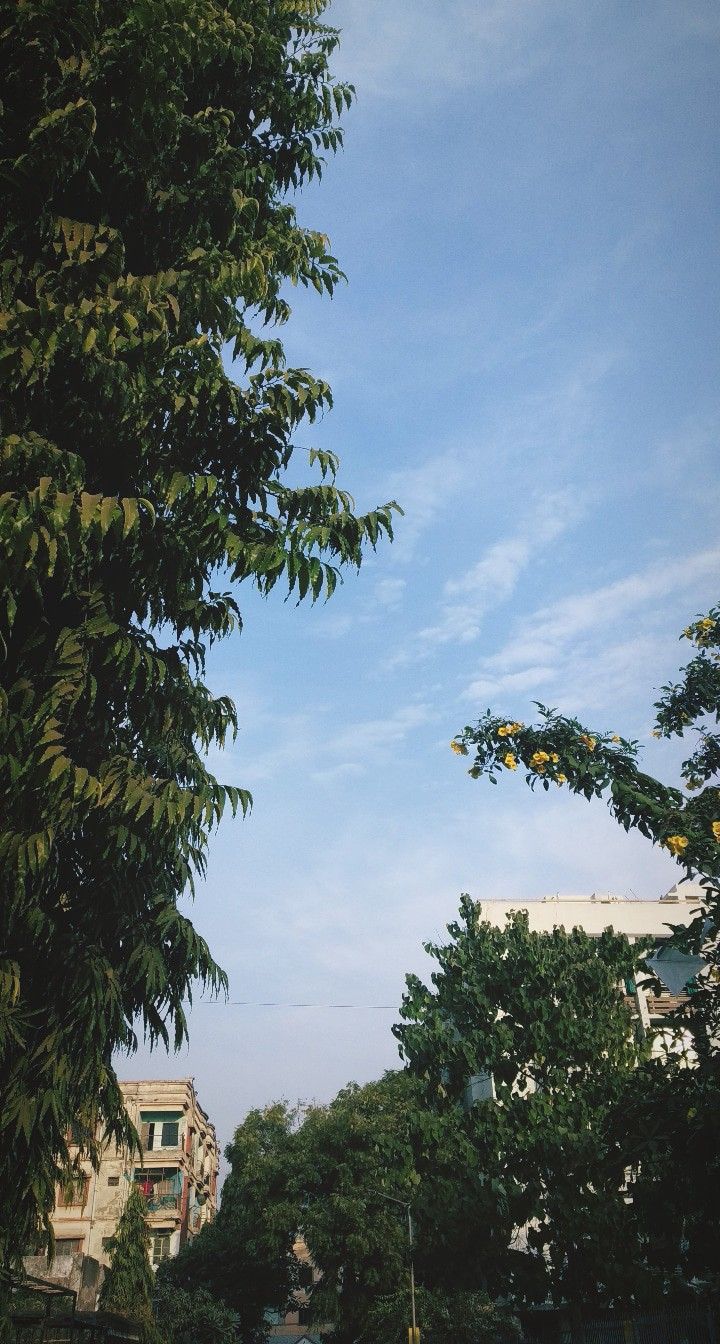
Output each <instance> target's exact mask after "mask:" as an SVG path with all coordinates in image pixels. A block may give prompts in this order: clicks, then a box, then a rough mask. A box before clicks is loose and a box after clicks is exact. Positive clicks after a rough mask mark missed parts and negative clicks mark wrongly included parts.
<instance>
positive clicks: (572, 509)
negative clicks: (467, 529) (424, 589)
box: [418, 491, 583, 644]
mask: <svg viewBox="0 0 720 1344" xmlns="http://www.w3.org/2000/svg"><path fill="white" fill-rule="evenodd" d="M582 513H583V504H582V502H581V500H580V499H579V498H578V497H577V496H574V495H572V494H571V493H570V492H569V491H560V492H558V493H555V494H551V495H546V496H544V497H543V498H541V499H540V500H539V501H538V503H537V504H536V505H535V507H534V509H533V510H532V511H531V513H530V514H529V515H527V516H526V518H525V520H524V521H523V523H522V524H521V525H520V527H519V528H518V530H517V531H516V532H515V533H514V535H512V536H510V537H506V538H504V539H503V540H501V541H497V542H495V543H494V545H492V546H491V547H490V548H489V549H488V550H487V551H486V552H485V554H484V555H483V556H482V557H481V559H480V560H478V561H477V562H476V563H475V564H474V565H472V566H471V568H470V569H469V570H468V571H467V572H466V573H465V574H463V575H461V577H460V578H456V579H450V580H449V581H448V582H447V583H446V584H445V601H444V602H443V604H442V607H441V612H440V619H439V620H438V621H437V623H436V624H435V625H432V626H426V628H425V629H424V630H421V631H420V633H419V636H418V638H419V640H420V641H421V642H424V643H429V644H445V643H448V642H451V641H453V642H460V643H467V642H469V641H470V640H473V639H475V638H476V637H477V635H478V634H479V632H480V626H481V623H482V619H483V617H484V616H485V615H486V613H487V612H488V611H491V610H492V609H493V608H494V607H498V606H500V605H501V604H502V603H503V602H506V601H507V600H508V598H510V597H511V596H512V594H513V593H514V592H515V589H516V587H517V584H518V581H519V579H520V577H521V575H522V573H523V571H524V570H525V569H526V568H527V566H528V565H529V564H530V562H531V560H532V559H533V558H534V557H536V556H537V555H538V554H539V553H540V552H541V551H542V550H543V549H545V548H546V547H547V546H549V545H551V543H552V542H554V541H556V540H557V539H558V537H560V536H562V534H563V533H564V532H566V531H567V530H568V529H569V528H570V527H572V526H574V525H575V523H577V522H578V521H579V519H580V517H581V516H582Z"/></svg>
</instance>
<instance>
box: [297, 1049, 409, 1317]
mask: <svg viewBox="0 0 720 1344" xmlns="http://www.w3.org/2000/svg"><path fill="white" fill-rule="evenodd" d="M419 1097H420V1089H419V1087H418V1086H417V1084H416V1082H415V1080H414V1079H413V1078H411V1077H410V1075H409V1074H408V1073H406V1072H404V1073H401V1072H395V1073H388V1074H385V1076H384V1077H383V1078H381V1079H379V1080H378V1081H377V1082H371V1083H367V1084H365V1086H364V1087H358V1086H357V1084H355V1083H351V1084H349V1085H348V1086H347V1087H345V1088H343V1089H342V1090H341V1091H340V1092H339V1093H338V1095H337V1096H336V1097H335V1098H334V1100H333V1101H332V1102H330V1104H329V1105H328V1106H313V1107H310V1108H309V1109H308V1110H307V1112H306V1113H305V1116H304V1119H303V1124H302V1126H301V1128H300V1130H299V1131H298V1134H297V1136H296V1143H295V1149H296V1154H297V1156H296V1162H295V1168H294V1180H293V1186H294V1189H295V1192H296V1200H297V1203H298V1205H299V1208H300V1217H301V1222H300V1227H301V1230H302V1235H303V1239H304V1241H305V1243H306V1245H307V1247H308V1250H309V1252H310V1255H311V1257H312V1260H313V1263H314V1264H315V1266H316V1267H317V1269H318V1270H319V1272H320V1275H321V1277H320V1280H319V1282H318V1283H317V1284H316V1286H315V1287H314V1289H313V1293H312V1299H311V1303H310V1311H311V1317H312V1319H313V1321H314V1322H315V1323H316V1324H322V1323H323V1322H327V1321H330V1322H332V1323H333V1325H334V1331H335V1336H336V1338H337V1339H338V1340H340V1341H352V1340H356V1339H358V1338H360V1337H361V1336H362V1335H363V1334H364V1333H365V1332H366V1331H367V1329H368V1328H369V1327H368V1319H369V1318H368V1313H369V1311H370V1309H371V1308H372V1306H373V1303H374V1302H375V1300H376V1298H377V1297H378V1296H379V1295H387V1294H392V1293H394V1292H395V1291H396V1290H397V1289H400V1290H401V1295H404V1299H405V1317H404V1324H405V1325H407V1324H409V1321H410V1301H409V1289H408V1271H409V1258H408V1250H409V1248H408V1228H407V1222H406V1217H405V1210H404V1209H403V1207H402V1205H400V1204H397V1203H395V1202H394V1201H395V1200H410V1199H415V1200H416V1199H417V1197H418V1194H419V1184H420V1175H419V1171H418V1166H417V1163H418V1156H419V1141H420V1124H419V1122H420V1116H419V1111H418V1106H419ZM418 1217H419V1207H418V1208H416V1219H417V1218H418ZM416 1239H417V1243H418V1247H419V1246H420V1245H421V1244H422V1245H426V1244H427V1242H426V1238H425V1237H424V1235H423V1234H422V1233H421V1232H420V1230H419V1229H416ZM418 1273H419V1274H420V1277H422V1266H421V1262H420V1258H418Z"/></svg>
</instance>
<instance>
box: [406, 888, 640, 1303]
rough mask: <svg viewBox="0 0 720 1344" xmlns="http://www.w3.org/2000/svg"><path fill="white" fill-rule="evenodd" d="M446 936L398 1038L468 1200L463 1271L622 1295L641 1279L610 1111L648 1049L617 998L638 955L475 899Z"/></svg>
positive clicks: (580, 1293)
mask: <svg viewBox="0 0 720 1344" xmlns="http://www.w3.org/2000/svg"><path fill="white" fill-rule="evenodd" d="M448 932H449V935H450V939H449V941H448V942H447V943H446V944H445V945H436V944H432V943H428V944H426V951H427V952H428V953H429V955H430V956H431V957H432V958H433V959H434V961H435V962H436V969H435V970H434V971H433V974H432V988H428V987H427V986H426V985H424V984H423V983H422V982H421V981H420V980H419V979H418V978H417V977H416V976H409V977H408V978H407V992H406V994H405V997H404V999H403V1005H402V1008H401V1016H402V1018H403V1022H402V1023H401V1024H400V1025H398V1026H397V1027H395V1028H394V1031H395V1034H396V1035H397V1037H398V1039H399V1041H400V1046H401V1053H402V1054H403V1056H404V1058H405V1059H406V1060H407V1061H408V1064H409V1066H410V1068H411V1070H412V1072H413V1073H414V1074H415V1075H416V1076H417V1077H418V1078H419V1079H420V1080H422V1081H423V1083H424V1085H425V1089H426V1097H427V1103H428V1106H429V1108H430V1109H431V1111H432V1112H434V1113H435V1115H436V1117H437V1119H436V1121H435V1124H434V1127H433V1130H432V1131H431V1135H432V1138H433V1143H434V1147H435V1150H436V1151H437V1152H438V1153H439V1154H442V1153H443V1152H445V1154H446V1156H445V1159H444V1172H443V1173H442V1174H443V1175H444V1182H445V1188H446V1189H447V1191H448V1192H450V1191H451V1190H452V1189H453V1188H454V1189H455V1191H456V1192H457V1194H456V1198H458V1196H460V1195H461V1196H462V1198H463V1201H464V1209H463V1212H462V1216H460V1217H458V1218H456V1220H455V1227H454V1238H453V1239H452V1240H451V1242H450V1248H449V1249H450V1251H451V1254H452V1259H453V1260H454V1262H455V1264H456V1267H457V1271H456V1272H457V1273H458V1274H459V1273H460V1272H461V1270H462V1267H463V1265H465V1285H464V1286H466V1287H470V1283H469V1282H468V1278H469V1275H470V1274H471V1273H472V1272H473V1267H474V1273H475V1275H476V1285H479V1284H481V1283H483V1281H484V1285H485V1286H486V1287H487V1288H488V1290H489V1291H490V1293H491V1295H492V1296H498V1295H499V1296H506V1297H509V1298H510V1299H511V1300H514V1301H515V1302H516V1303H518V1304H522V1303H523V1302H533V1301H535V1302H542V1301H544V1300H545V1299H546V1298H547V1297H548V1296H550V1297H552V1298H553V1300H555V1301H568V1302H570V1303H576V1304H578V1303H581V1302H584V1303H588V1302H591V1301H606V1302H608V1301H609V1302H612V1301H619V1300H624V1301H627V1300H630V1299H632V1298H633V1297H634V1296H636V1295H637V1294H639V1293H641V1292H642V1290H643V1284H644V1282H645V1278H646V1275H645V1266H644V1263H643V1258H642V1254H641V1249H640V1243H639V1240H638V1236H637V1230H636V1228H635V1213H634V1210H633V1208H632V1206H631V1205H628V1204H627V1203H626V1201H625V1199H624V1197H623V1193H622V1186H623V1184H624V1180H625V1167H626V1165H627V1160H626V1156H625V1152H624V1150H623V1144H622V1142H621V1140H620V1138H619V1136H618V1131H617V1128H616V1126H615V1118H616V1115H617V1110H618V1107H619V1105H620V1103H621V1100H622V1098H623V1097H624V1094H625V1087H626V1085H627V1081H628V1079H629V1077H631V1076H632V1074H633V1071H634V1070H635V1067H636V1064H637V1060H638V1055H639V1053H641V1052H642V1049H643V1046H642V1044H641V1043H638V1042H636V1041H635V1040H634V1037H633V1033H632V1030H631V1019H630V1015H629V1011H628V1009H627V1007H626V1006H625V1002H624V998H623V995H622V993H621V987H622V984H623V981H624V980H627V979H630V978H631V977H632V976H633V975H634V973H635V969H636V966H637V962H638V955H639V952H638V949H637V948H634V947H631V945H630V944H629V943H628V941H627V939H626V938H624V937H622V936H619V935H616V934H614V933H613V932H612V931H611V930H606V931H605V933H604V934H603V935H602V936H601V937H600V938H598V939H592V938H589V937H588V936H587V935H586V934H585V933H583V932H582V930H580V929H574V930H572V932H570V933H566V932H564V931H563V930H562V929H555V930H553V932H552V933H534V932H532V931H531V930H530V929H529V925H528V917H527V914H526V913H525V912H522V911H521V912H516V913H514V914H512V915H511V916H510V917H509V918H508V921H507V924H506V927H505V928H502V929H498V928H494V927H493V926H492V925H490V924H489V923H488V922H487V921H483V920H482V919H481V917H480V914H479V912H478V908H477V906H476V905H475V904H474V902H472V901H471V900H470V899H469V897H464V898H463V901H462V905H461V919H460V921H459V922H456V923H453V924H450V925H449V927H448ZM458 1126H460V1129H458ZM445 1130H447V1132H448V1133H449V1135H450V1136H451V1140H452V1141H451V1143H450V1144H446V1143H445V1142H444V1131H445Z"/></svg>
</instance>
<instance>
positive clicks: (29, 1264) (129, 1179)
mask: <svg viewBox="0 0 720 1344" xmlns="http://www.w3.org/2000/svg"><path fill="white" fill-rule="evenodd" d="M120 1086H121V1089H122V1093H123V1097H124V1099H125V1105H126V1107H127V1110H128V1113H129V1115H130V1118H131V1120H132V1121H133V1124H134V1125H135V1127H136V1129H137V1131H138V1134H140V1135H141V1138H142V1139H143V1140H144V1149H143V1157H142V1160H140V1158H139V1157H138V1156H137V1154H135V1155H133V1156H132V1157H131V1155H130V1154H129V1153H128V1152H127V1151H126V1150H123V1149H118V1147H117V1146H116V1145H115V1144H114V1143H109V1144H108V1145H107V1146H106V1147H105V1149H104V1151H103V1153H102V1155H101V1159H100V1165H99V1168H98V1170H97V1171H93V1169H92V1166H91V1164H90V1162H88V1161H82V1162H81V1164H80V1165H81V1168H82V1171H83V1173H84V1180H82V1181H80V1182H78V1186H77V1188H76V1189H74V1190H73V1191H72V1193H71V1195H70V1197H69V1198H68V1195H67V1193H66V1192H64V1191H62V1190H58V1195H57V1204H56V1206H55V1210H54V1213H53V1215H52V1224H53V1229H54V1232H55V1239H56V1255H55V1259H54V1261H53V1263H51V1264H49V1263H48V1261H47V1258H46V1257H44V1256H43V1257H38V1256H32V1257H28V1258H27V1259H26V1260H25V1266H26V1269H27V1271H28V1272H29V1273H31V1274H35V1275H37V1276H38V1277H40V1278H50V1279H54V1280H57V1281H58V1282H61V1283H63V1284H64V1285H65V1286H66V1287H71V1288H73V1289H75V1291H77V1292H78V1294H79V1296H78V1306H79V1307H80V1308H81V1309H82V1310H92V1309H93V1308H94V1307H95V1304H96V1299H97V1292H98V1290H99V1287H100V1283H101V1282H102V1277H103V1274H104V1270H105V1267H106V1266H107V1265H108V1264H109V1261H110V1252H109V1249H108V1242H109V1240H110V1238H111V1237H112V1236H113V1235H114V1233H115V1231H116V1228H117V1225H118V1222H119V1220H120V1215H121V1214H122V1211H123V1209H124V1207H125V1203H126V1201H127V1197H128V1194H129V1192H130V1189H131V1186H132V1183H133V1182H135V1183H137V1184H139V1185H140V1187H141V1189H142V1191H143V1194H144V1195H145V1198H146V1201H147V1221H148V1226H149V1228H150V1233H151V1237H152V1242H151V1248H150V1253H151V1259H152V1260H153V1262H154V1263H155V1264H158V1263H159V1262H160V1259H164V1258H165V1257H166V1255H177V1253H178V1251H179V1249H180V1247H181V1246H182V1245H184V1243H185V1242H186V1241H188V1240H191V1239H192V1238H193V1237H194V1236H197V1234H198V1232H199V1231H200V1230H201V1228H202V1227H204V1226H205V1224H206V1223H208V1222H210V1221H212V1219H213V1218H214V1216H215V1212H216V1208H217V1174H218V1146H217V1138H216V1135H215V1129H214V1126H213V1125H212V1124H211V1123H210V1121H209V1119H208V1117H207V1115H206V1114H205V1112H204V1111H203V1109H202V1107H201V1106H200V1104H199V1102H198V1100H197V1097H196V1095H195V1089H194V1087H193V1083H192V1079H189V1078H181V1079H177V1080H171V1081H160V1080H154V1079H151V1080H145V1081H140V1082H128V1083H121V1084H120ZM152 1117H165V1118H166V1119H165V1123H166V1126H169V1128H166V1129H165V1130H164V1131H163V1129H162V1119H154V1120H153V1119H152ZM175 1124H176V1125H177V1130H176V1131H175V1128H174V1126H175ZM150 1126H152V1129H151V1128H150ZM150 1145H152V1146H150Z"/></svg>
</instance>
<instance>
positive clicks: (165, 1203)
mask: <svg viewBox="0 0 720 1344" xmlns="http://www.w3.org/2000/svg"><path fill="white" fill-rule="evenodd" d="M145 1203H146V1205H147V1210H148V1213H161V1212H162V1211H164V1210H167V1209H175V1210H176V1211H177V1212H178V1213H179V1212H180V1207H181V1204H182V1196H181V1195H148V1196H146V1199H145Z"/></svg>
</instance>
